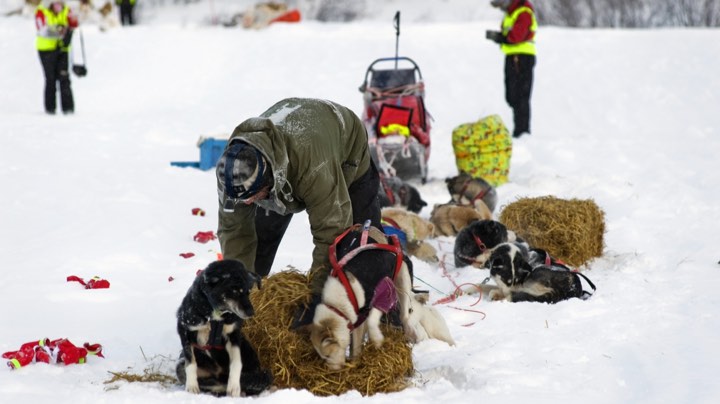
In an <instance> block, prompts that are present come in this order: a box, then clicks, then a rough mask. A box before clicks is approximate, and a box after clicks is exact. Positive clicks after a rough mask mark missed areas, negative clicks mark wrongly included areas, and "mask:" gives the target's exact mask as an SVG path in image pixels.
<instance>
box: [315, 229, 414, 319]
mask: <svg viewBox="0 0 720 404" xmlns="http://www.w3.org/2000/svg"><path fill="white" fill-rule="evenodd" d="M361 227H362V233H361V236H360V246H359V247H358V248H356V249H354V250H352V251H350V252H348V253H347V254H345V255H344V256H343V257H342V259H340V260H339V261H338V259H337V245H338V243H339V242H340V240H342V239H343V238H344V237H345V236H347V235H348V233H350V232H351V231H356V230H358V229H360V228H361ZM369 232H370V221H369V220H368V221H366V222H365V224H364V225H362V226H361V225H360V224H355V225H353V226H352V227H350V228H348V229H347V230H345V232H343V233H342V234H341V235H339V236H338V237H337V238H335V241H334V242H333V243H332V245H330V254H329V255H330V256H329V258H330V265H332V271H331V272H330V276H334V277H336V278H338V280H339V281H340V283H341V284H342V285H343V287H344V288H345V292H346V293H347V296H348V299H350V303H352V306H353V310H354V311H355V314H356V315H357V316H358V320H357V321H356V322H355V323H354V324H353V323H352V322H351V321H350V319H348V318H347V316H346V315H345V314H343V313H342V312H341V311H340V310H339V309H338V308H336V307H334V306H332V305H329V304H327V303H324V304H325V305H326V306H327V307H328V308H329V309H330V310H332V311H333V312H335V313H337V314H338V315H340V316H341V317H343V318H344V319H346V320H347V321H348V329H350V330H353V329H354V328H356V327H357V326H358V325H360V324H362V323H363V321H365V317H366V313H363V314H365V315H361V313H360V308H359V307H358V302H357V297H356V296H355V292H354V291H353V290H352V286H350V281H349V280H348V278H347V275H346V274H345V270H344V267H345V265H347V263H348V262H350V260H352V259H353V258H355V257H356V256H357V255H358V254H359V253H361V252H363V251H367V250H384V251H389V252H391V253H393V254H395V257H396V260H395V270H394V271H393V276H392V279H393V280H394V279H395V278H396V277H397V274H398V273H400V269H401V268H402V264H403V252H402V247H401V244H400V241H399V240H398V237H397V236H396V235H390V236H388V238H389V240H390V244H380V243H368V242H367V240H368V237H369ZM386 279H388V278H387V277H386V278H384V279H383V281H384V280H386ZM383 281H381V282H380V284H379V285H378V286H377V287H376V289H375V290H376V292H375V295H374V296H373V300H372V302H371V303H370V305H369V306H368V307H373V306H374V304H375V303H376V302H377V299H376V295H378V292H380V293H381V294H385V295H393V296H394V299H393V301H394V300H397V295H395V293H394V292H395V288H394V285H392V284H390V285H389V286H392V287H390V288H388V282H387V281H386V282H383ZM390 283H391V282H390ZM391 298H392V297H391ZM383 306H384V305H383ZM390 307H392V306H390Z"/></svg>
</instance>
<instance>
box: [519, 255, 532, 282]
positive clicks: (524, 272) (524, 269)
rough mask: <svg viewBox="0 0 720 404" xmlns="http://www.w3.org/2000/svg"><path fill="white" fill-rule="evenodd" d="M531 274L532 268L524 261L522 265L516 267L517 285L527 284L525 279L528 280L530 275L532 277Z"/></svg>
mask: <svg viewBox="0 0 720 404" xmlns="http://www.w3.org/2000/svg"><path fill="white" fill-rule="evenodd" d="M530 272H532V267H531V266H530V264H528V263H527V261H525V260H523V261H522V264H520V265H518V266H517V267H516V271H515V279H516V281H517V283H523V282H525V279H527V277H528V275H530Z"/></svg>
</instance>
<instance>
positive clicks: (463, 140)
mask: <svg viewBox="0 0 720 404" xmlns="http://www.w3.org/2000/svg"><path fill="white" fill-rule="evenodd" d="M452 145H453V150H454V151H455V163H456V164H457V168H458V171H460V172H465V173H467V174H469V175H470V176H471V177H473V178H482V179H484V180H485V181H487V182H488V183H490V185H492V186H494V187H497V186H498V185H502V184H504V183H506V182H507V179H508V178H507V177H508V173H509V172H510V157H511V156H512V140H511V138H510V133H509V132H508V130H507V128H506V127H505V124H503V121H502V119H500V116H498V115H490V116H487V117H485V118H482V119H480V120H479V121H477V122H472V123H465V124H462V125H460V126H458V127H456V128H455V129H453V132H452Z"/></svg>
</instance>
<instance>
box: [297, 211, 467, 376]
mask: <svg viewBox="0 0 720 404" xmlns="http://www.w3.org/2000/svg"><path fill="white" fill-rule="evenodd" d="M399 243H400V242H399V241H398V240H397V238H392V237H391V238H390V240H388V239H387V238H386V237H385V235H384V234H383V233H382V231H380V230H379V229H376V228H374V227H371V226H370V224H369V222H368V223H366V224H365V226H364V227H362V228H361V227H360V226H359V225H356V226H353V227H351V228H349V229H348V230H347V231H346V232H345V233H343V234H342V235H340V236H339V237H338V238H337V239H336V241H335V243H334V244H333V245H332V246H331V247H330V262H331V264H332V267H333V268H332V272H331V273H330V276H328V278H327V281H326V282H325V285H324V286H323V291H322V296H321V300H320V303H319V304H318V305H317V306H316V307H315V312H314V314H313V321H312V324H310V325H308V329H309V331H310V340H311V342H312V344H313V347H314V348H315V351H316V352H317V353H318V355H320V357H322V358H323V359H324V360H325V363H326V365H327V366H328V368H330V369H331V370H339V369H342V367H343V366H344V365H345V361H346V351H347V349H348V348H350V356H351V358H353V359H354V358H357V357H358V356H359V355H360V353H361V351H362V347H363V346H362V344H363V340H364V337H365V335H367V336H368V338H369V340H370V342H372V343H373V344H374V345H375V346H376V347H378V348H379V347H380V346H382V343H383V340H384V336H383V334H382V331H381V330H380V328H379V326H380V320H381V317H382V315H383V314H388V313H390V311H391V310H393V309H398V310H399V313H398V314H399V323H400V324H401V325H402V327H403V330H404V332H405V336H406V337H407V338H408V340H409V341H410V342H413V343H415V342H419V341H422V340H424V339H428V338H436V339H440V340H443V341H446V342H448V343H449V344H453V343H454V342H453V340H452V337H451V336H450V333H449V331H448V329H447V325H446V324H445V321H444V320H443V318H442V317H441V316H440V315H439V313H437V312H436V311H434V310H431V309H430V308H429V307H428V306H425V305H424V301H423V300H422V299H421V298H419V297H418V296H416V294H415V291H414V290H413V289H412V274H411V268H410V267H409V266H408V262H410V260H409V259H407V257H406V256H405V255H404V254H403V252H402V247H401V245H400V244H399ZM351 343H352V345H351Z"/></svg>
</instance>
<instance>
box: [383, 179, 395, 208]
mask: <svg viewBox="0 0 720 404" xmlns="http://www.w3.org/2000/svg"><path fill="white" fill-rule="evenodd" d="M380 185H382V188H383V191H384V192H385V195H386V196H387V197H388V199H389V200H390V204H391V205H395V193H394V192H393V191H392V189H391V188H390V185H388V183H387V181H386V180H385V176H384V175H380Z"/></svg>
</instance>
